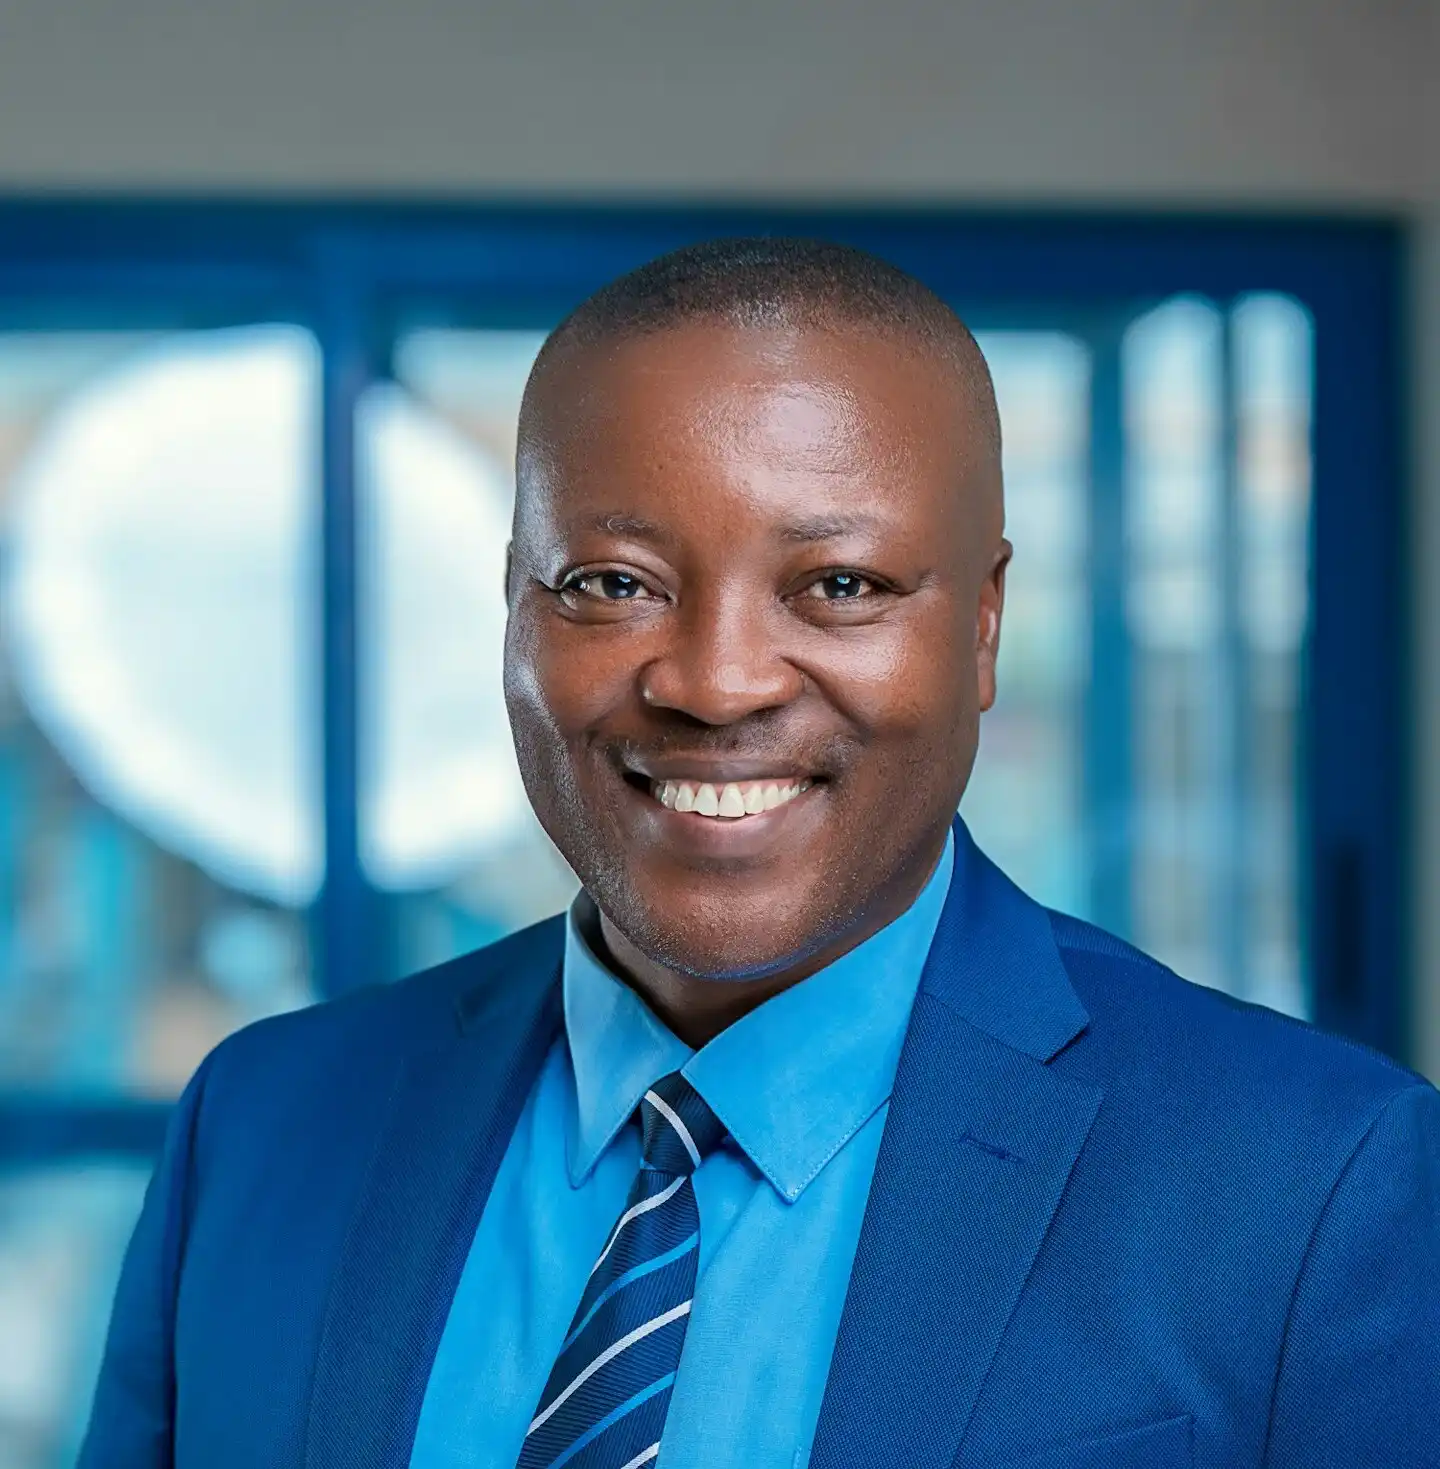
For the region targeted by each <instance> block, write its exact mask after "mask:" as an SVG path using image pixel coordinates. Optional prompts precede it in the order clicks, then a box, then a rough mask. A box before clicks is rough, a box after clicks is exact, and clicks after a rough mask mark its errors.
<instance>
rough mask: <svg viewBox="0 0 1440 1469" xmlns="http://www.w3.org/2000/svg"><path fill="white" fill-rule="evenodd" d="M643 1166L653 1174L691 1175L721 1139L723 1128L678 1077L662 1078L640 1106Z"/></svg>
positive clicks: (698, 1097)
mask: <svg viewBox="0 0 1440 1469" xmlns="http://www.w3.org/2000/svg"><path fill="white" fill-rule="evenodd" d="M640 1126H641V1132H642V1134H643V1136H644V1140H645V1141H644V1146H645V1167H647V1168H650V1169H653V1170H654V1171H655V1172H657V1173H670V1174H687V1173H693V1172H694V1171H695V1170H696V1169H697V1168H698V1167H699V1166H700V1160H701V1159H702V1158H704V1157H705V1156H706V1155H707V1154H708V1153H710V1152H711V1151H712V1150H713V1149H714V1148H715V1147H716V1146H717V1145H718V1144H719V1142H720V1139H721V1138H722V1137H724V1136H725V1125H724V1123H722V1122H721V1121H720V1119H719V1118H718V1117H717V1116H716V1115H715V1114H714V1113H713V1112H712V1111H711V1110H710V1108H709V1106H708V1105H706V1102H705V1098H704V1097H702V1096H701V1095H700V1093H699V1092H697V1091H696V1090H695V1088H694V1087H693V1086H691V1085H690V1083H689V1082H688V1081H686V1080H685V1078H684V1077H683V1076H681V1075H680V1073H679V1072H678V1071H672V1072H671V1073H670V1075H669V1076H662V1077H661V1078H660V1080H659V1081H657V1082H656V1083H655V1085H654V1086H652V1087H651V1088H650V1090H649V1091H648V1092H646V1093H645V1097H644V1099H643V1100H642V1101H641V1103H640Z"/></svg>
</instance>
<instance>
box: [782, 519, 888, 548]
mask: <svg viewBox="0 0 1440 1469" xmlns="http://www.w3.org/2000/svg"><path fill="white" fill-rule="evenodd" d="M881 523H882V522H881V520H880V517H879V516H878V515H869V514H866V513H865V512H864V511H852V512H850V513H849V514H837V515H812V516H811V517H809V519H807V520H796V521H792V522H791V523H790V524H789V525H787V526H783V527H782V528H781V531H780V538H781V540H785V541H795V542H798V543H799V544H801V545H810V544H812V543H813V542H815V541H834V540H839V539H840V537H841V536H850V535H855V534H856V533H857V532H859V531H867V530H874V529H875V528H876V527H877V526H879V525H880V524H881Z"/></svg>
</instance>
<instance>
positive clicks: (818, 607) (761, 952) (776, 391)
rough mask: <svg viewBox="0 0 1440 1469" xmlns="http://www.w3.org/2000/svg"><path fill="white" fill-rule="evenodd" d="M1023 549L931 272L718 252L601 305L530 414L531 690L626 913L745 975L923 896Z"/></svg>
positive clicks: (526, 420)
mask: <svg viewBox="0 0 1440 1469" xmlns="http://www.w3.org/2000/svg"><path fill="white" fill-rule="evenodd" d="M1008 555H1009V547H1008V545H1007V544H1006V542H1005V541H1004V539H1003V508H1002V497H1001V480H1000V435H999V423H998V418H997V414H996V409H995V400H994V394H993V390H992V388H991V384H990V378H989V373H988V372H987V370H986V368H985V364H984V360H983V358H982V357H981V356H980V353H979V350H978V348H977V347H976V345H975V342H974V340H973V338H972V337H971V336H970V334H969V332H968V331H967V330H966V329H965V327H964V326H963V325H962V324H961V323H960V321H959V319H958V318H957V317H956V316H955V315H954V313H953V312H952V311H951V310H950V309H949V308H948V307H947V306H946V305H945V304H944V303H943V302H941V301H940V300H939V299H938V298H937V297H936V296H934V295H933V294H932V293H931V292H930V291H929V290H927V289H926V288H925V287H924V286H922V285H921V284H920V283H919V282H918V281H915V280H914V279H912V278H911V277H909V276H907V275H905V274H904V273H902V272H901V271H899V270H896V269H895V268H893V267H891V266H889V265H886V264H885V263H883V262H882V261H879V260H877V259H875V258H874V257H872V256H869V255H866V254H863V253H861V252H859V251H855V250H851V249H847V248H843V247H840V246H836V245H828V244H819V243H812V242H807V241H787V240H750V241H718V242H715V243H713V244H708V245H701V246H697V247H694V248H691V249H687V250H682V251H679V252H677V253H675V254H673V255H669V256H665V257H663V258H662V259H660V260H657V261H654V262H652V263H651V264H649V265H647V266H644V267H642V268H641V269H639V270H637V271H635V272H633V273H631V274H630V275H627V276H625V277H622V278H621V279H620V280H618V281H616V282H614V283H613V284H612V285H610V286H608V287H606V288H605V289H604V290H602V291H600V292H599V293H598V294H597V295H595V296H593V297H591V298H590V300H588V301H587V302H585V303H584V304H583V305H582V306H580V307H579V308H578V309H577V310H576V311H575V312H574V313H573V314H572V315H571V316H570V317H569V318H568V319H567V320H566V321H565V322H563V323H562V324H561V325H560V326H559V327H558V328H557V329H556V331H555V332H554V333H553V334H552V335H551V337H550V338H549V340H548V341H547V342H546V344H545V347H544V349H543V350H542V351H541V353H540V356H539V359H538V360H537V362H536V364H535V368H534V371H533V372H532V374H531V377H530V381H529V384H528V385H527V387H526V391H525V399H524V405H523V407H522V410H521V416H520V437H519V448H518V453H517V495H516V507H515V525H514V540H513V545H512V564H511V568H510V572H509V576H508V587H507V595H508V598H509V606H510V619H509V627H508V632H507V637H506V648H505V688H506V700H507V704H508V707H509V711H510V721H511V725H512V728H513V730H514V734H515V742H516V748H517V751H518V754H519V761H520V769H521V772H522V774H523V776H524V779H525V785H526V789H527V791H528V792H529V796H530V799H531V801H532V803H533V804H534V807H535V810H536V812H537V814H538V815H539V818H540V821H541V823H542V825H543V826H544V827H545V830H546V831H547V832H548V833H549V835H550V837H551V839H552V840H553V841H554V842H555V844H556V846H557V847H558V848H559V849H560V851H561V852H562V853H563V854H564V856H565V857H566V859H567V860H568V861H569V862H570V864H571V866H572V867H573V868H574V869H575V871H576V873H577V874H578V875H579V877H580V879H581V881H582V882H583V883H584V885H585V887H586V888H587V890H588V891H589V892H590V894H591V895H592V896H593V897H594V898H595V900H596V902H597V903H598V905H599V907H600V909H601V911H602V912H603V913H604V914H605V915H606V917H607V918H608V919H609V921H610V923H611V924H612V925H614V927H615V928H616V929H618V930H619V932H620V933H621V934H623V935H624V936H625V938H626V939H627V940H628V941H629V942H630V943H631V944H633V945H634V946H635V947H636V948H637V949H638V950H639V951H640V952H641V953H643V954H644V955H645V956H647V958H648V959H649V960H651V961H652V962H654V963H656V964H660V965H663V966H664V967H666V968H667V969H670V970H673V971H676V972H678V973H681V974H688V975H694V976H700V977H705V978H715V979H732V980H738V979H751V978H757V977H761V976H765V975H770V974H777V973H781V972H790V971H792V970H797V969H798V970H801V971H808V969H810V968H813V967H815V966H816V964H818V963H819V962H823V961H824V960H825V959H827V958H829V957H832V956H833V955H835V954H837V953H840V952H843V951H844V950H846V949H848V948H850V947H852V946H853V945H854V944H855V943H857V942H859V941H860V940H861V939H863V938H865V937H866V936H868V935H869V934H870V933H872V932H874V931H875V930H876V929H878V928H879V927H881V926H882V925H883V924H884V923H886V922H888V921H889V920H890V919H891V918H893V917H895V916H896V915H897V914H898V913H899V912H900V911H902V910H903V909H904V907H905V906H906V905H907V904H908V903H909V902H910V901H911V899H912V898H913V897H914V896H915V894H916V892H918V890H919V887H920V886H921V884H922V883H923V882H924V879H925V877H926V875H927V874H928V873H929V871H930V870H931V868H932V867H933V865H934V862H935V861H936V859H937V858H938V856H939V854H940V851H941V848H942V846H943V844H944V841H945V834H946V831H947V828H948V825H949V822H950V819H951V817H952V816H953V814H954V812H955V808H956V806H957V805H958V804H959V801H960V796H961V793H962V792H963V790H964V788H965V784H966V781H967V780H968V779H969V775H970V769H971V766H972V764H973V762H974V758H975V749H976V743H977V740H978V734H979V716H980V713H981V711H982V710H984V709H987V708H988V707H989V706H990V704H991V702H992V701H993V698H994V690H995V654H996V650H997V647H998V640H999V628H1000V613H1001V606H1002V601H1003V592H1004V572H1005V565H1006V561H1007V559H1008ZM797 791H798V794H797ZM777 802H778V804H777ZM692 805H693V806H694V807H695V809H686V808H689V807H691V806H692ZM757 806H758V807H761V808H763V809H759V810H757V809H755V808H756V807H757ZM717 808H718V809H717ZM737 810H743V812H744V813H745V814H735V813H736V812H737ZM706 812H709V813H711V814H708V815H707V814H705V813H706Z"/></svg>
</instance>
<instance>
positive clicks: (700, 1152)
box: [518, 1071, 725, 1469]
mask: <svg viewBox="0 0 1440 1469" xmlns="http://www.w3.org/2000/svg"><path fill="white" fill-rule="evenodd" d="M640 1121H641V1130H642V1133H643V1137H644V1158H643V1161H642V1162H641V1165H640V1172H639V1174H638V1175H637V1177H636V1179H635V1183H634V1186H633V1187H632V1188H631V1190H630V1198H629V1200H628V1201H627V1202H626V1206H625V1212H624V1213H623V1214H621V1216H620V1219H619V1221H618V1223H617V1224H616V1225H615V1228H614V1229H613V1230H612V1231H611V1232H610V1237H609V1240H608V1241H607V1242H606V1245H605V1248H604V1249H603V1250H602V1251H601V1252H600V1258H599V1259H598V1260H597V1261H596V1262H595V1266H594V1268H593V1269H592V1271H591V1272H590V1279H589V1280H588V1281H587V1282H586V1284H585V1290H584V1293H583V1295H582V1296H581V1298H580V1304H579V1306H578V1307H577V1308H576V1311H575V1317H574V1320H573V1321H572V1322H571V1324H570V1330H569V1333H568V1334H567V1335H566V1337H565V1340H564V1341H563V1342H562V1343H561V1346H560V1352H559V1355H558V1356H557V1357H556V1359H555V1365H554V1367H553V1368H551V1370H550V1379H549V1381H548V1382H546V1384H545V1391H544V1392H543V1393H542V1394H541V1395H540V1405H539V1407H538V1408H537V1409H536V1412H535V1418H534V1421H533V1422H532V1423H531V1424H530V1427H529V1429H528V1431H527V1432H526V1435H525V1447H524V1449H523V1451H522V1452H521V1455H520V1463H519V1466H518V1469H561V1466H562V1465H565V1466H568V1469H643V1466H645V1465H648V1464H652V1463H653V1462H654V1460H655V1458H656V1456H657V1455H658V1454H659V1452H660V1436H661V1433H662V1431H663V1429H664V1427H665V1414H666V1411H667V1410H668V1409H669V1407H670V1393H671V1390H672V1388H673V1387H674V1384H675V1373H676V1370H677V1369H678V1368H679V1366H680V1348H681V1346H682V1345H683V1344H684V1341H685V1326H686V1323H687V1321H688V1319H689V1314H690V1302H691V1298H692V1297H693V1296H694V1294H695V1271H696V1265H697V1262H698V1259H699V1254H700V1211H699V1209H698V1208H697V1207H696V1204H695V1188H694V1185H693V1184H692V1183H691V1181H690V1175H691V1174H692V1173H693V1172H694V1171H695V1169H696V1168H697V1167H699V1165H700V1160H701V1159H702V1158H704V1157H705V1155H706V1154H707V1153H708V1152H710V1151H711V1149H713V1148H714V1147H715V1146H716V1145H717V1144H718V1143H719V1142H720V1140H721V1138H722V1137H724V1135H725V1128H724V1126H723V1124H722V1123H721V1122H720V1120H719V1119H718V1118H717V1117H716V1116H715V1114H714V1113H713V1112H712V1111H711V1110H710V1108H709V1107H708V1106H706V1105H705V1100H704V1098H703V1097H701V1095H700V1094H699V1092H697V1091H696V1090H695V1089H694V1087H692V1086H691V1085H690V1083H689V1082H688V1081H686V1080H685V1078H684V1077H683V1076H681V1075H680V1073H679V1072H678V1071H676V1072H672V1073H671V1074H670V1075H669V1076H663V1077H661V1078H660V1080H659V1081H657V1082H656V1083H655V1085H654V1086H653V1087H651V1088H650V1090H649V1091H648V1092H646V1093H645V1098H644V1100H643V1101H642V1102H641V1103H640Z"/></svg>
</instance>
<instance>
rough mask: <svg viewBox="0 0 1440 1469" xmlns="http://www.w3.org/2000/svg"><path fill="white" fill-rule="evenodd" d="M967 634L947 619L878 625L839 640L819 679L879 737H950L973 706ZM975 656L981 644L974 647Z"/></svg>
mask: <svg viewBox="0 0 1440 1469" xmlns="http://www.w3.org/2000/svg"><path fill="white" fill-rule="evenodd" d="M966 655H967V650H966V647H965V644H964V641H963V639H960V638H958V637H956V636H955V635H954V633H953V630H951V629H950V628H948V627H947V626H945V625H943V624H942V625H939V626H934V627H929V628H923V629H916V628H904V629H894V630H891V629H876V630H875V635H874V636H873V637H871V638H870V639H868V640H867V641H866V642H864V643H862V642H861V641H860V640H859V639H855V640H853V641H851V642H850V643H848V644H847V645H846V646H843V647H839V648H837V649H836V651H835V652H834V654H833V656H832V657H830V658H828V659H826V660H825V662H824V665H823V667H822V665H821V664H820V663H819V662H818V661H817V663H816V665H815V671H816V677H817V680H818V681H820V682H821V683H823V685H824V687H825V688H826V690H827V691H828V692H829V694H830V697H831V698H832V699H833V700H834V702H835V703H836V704H837V705H838V706H839V707H840V708H841V709H842V710H844V712H845V713H846V714H847V715H848V716H849V718H850V719H851V720H852V721H853V722H854V723H855V724H856V725H857V726H858V727H860V728H861V729H863V730H865V731H867V732H868V733H869V735H870V736H871V737H872V738H874V739H876V740H877V741H885V740H894V741H905V742H913V743H916V744H920V743H926V744H928V743H930V742H931V741H932V740H943V739H946V738H948V737H949V731H950V730H951V729H952V728H953V725H954V721H955V719H956V717H957V715H958V714H959V713H960V712H961V711H963V709H964V706H965V699H964V693H963V690H964V687H965V684H966V678H967V673H968V678H969V683H970V685H971V686H973V683H974V673H973V666H972V668H971V669H969V670H967V669H966V666H965V659H966ZM969 660H970V663H971V665H973V663H974V650H973V649H970V650H969Z"/></svg>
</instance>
